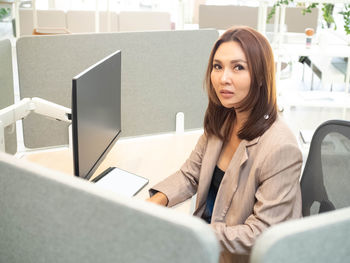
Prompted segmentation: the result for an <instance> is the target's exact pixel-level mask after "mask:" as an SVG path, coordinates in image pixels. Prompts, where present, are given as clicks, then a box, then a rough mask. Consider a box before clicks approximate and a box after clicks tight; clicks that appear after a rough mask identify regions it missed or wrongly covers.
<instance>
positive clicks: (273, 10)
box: [266, 0, 293, 23]
mask: <svg viewBox="0 0 350 263" xmlns="http://www.w3.org/2000/svg"><path fill="white" fill-rule="evenodd" d="M292 2H293V0H277V2H276V3H274V5H273V6H272V8H271V10H270V12H269V13H268V14H267V19H266V23H268V22H269V21H270V20H271V18H272V17H273V16H274V15H275V13H276V7H277V6H281V5H288V4H289V3H292Z"/></svg>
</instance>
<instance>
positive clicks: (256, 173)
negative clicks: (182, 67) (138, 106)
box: [148, 27, 302, 262]
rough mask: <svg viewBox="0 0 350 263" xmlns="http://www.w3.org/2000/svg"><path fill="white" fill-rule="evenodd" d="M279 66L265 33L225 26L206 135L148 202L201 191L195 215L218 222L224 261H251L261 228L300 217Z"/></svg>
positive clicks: (214, 60) (297, 165)
mask: <svg viewBox="0 0 350 263" xmlns="http://www.w3.org/2000/svg"><path fill="white" fill-rule="evenodd" d="M274 68H275V65H274V58H273V53H272V50H271V47H270V45H269V43H268V41H267V40H266V38H265V37H264V36H262V35H261V34H260V33H258V32H257V31H255V30H254V29H252V28H248V27H234V28H231V29H229V30H228V31H226V32H225V33H224V34H223V35H222V36H221V37H220V38H219V40H218V41H217V42H216V43H215V45H214V48H213V50H212V52H211V54H210V58H209V64H208V67H207V72H206V89H207V92H208V97H209V105H208V108H207V110H206V114H205V118H204V134H203V135H202V136H201V137H200V139H199V141H198V143H197V145H196V147H195V149H194V150H193V152H192V153H191V155H190V157H189V158H188V160H187V161H186V162H185V164H184V165H183V166H182V167H181V169H180V170H179V171H177V172H176V173H175V174H173V175H171V176H170V177H168V178H167V179H165V180H164V181H162V182H160V183H159V184H157V185H155V186H154V187H153V188H152V189H151V190H150V193H151V198H150V199H148V200H149V201H151V202H154V203H157V204H160V205H167V206H173V205H176V204H177V203H179V202H182V201H184V200H186V199H188V198H190V197H191V196H193V195H194V194H196V193H197V201H196V209H195V212H194V215H196V216H198V217H201V218H203V219H204V220H205V221H207V222H208V223H210V225H211V226H212V227H213V229H214V231H215V233H216V236H217V238H218V239H219V241H220V243H221V245H222V247H223V251H222V253H221V257H220V262H248V260H249V253H250V250H251V248H252V246H253V245H254V242H255V240H256V238H257V237H258V236H259V235H260V234H261V232H262V231H264V230H265V229H266V228H267V227H269V226H270V225H273V224H276V223H279V222H282V221H285V220H288V219H292V218H298V217H301V195H300V185H299V176H300V170H301V165H302V156H301V152H300V150H299V148H298V144H297V142H296V140H295V137H294V136H293V134H292V132H291V131H290V130H289V128H288V126H287V125H286V124H285V123H284V122H283V121H282V120H281V119H280V118H279V117H278V115H277V105H276V88H275V69H274Z"/></svg>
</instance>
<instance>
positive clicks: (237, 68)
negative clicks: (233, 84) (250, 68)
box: [233, 65, 244, 70]
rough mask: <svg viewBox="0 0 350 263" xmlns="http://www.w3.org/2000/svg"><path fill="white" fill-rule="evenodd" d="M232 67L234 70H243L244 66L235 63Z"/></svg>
mask: <svg viewBox="0 0 350 263" xmlns="http://www.w3.org/2000/svg"><path fill="white" fill-rule="evenodd" d="M233 69H234V70H243V69H244V67H243V66H242V65H236V66H235V67H234V68H233Z"/></svg>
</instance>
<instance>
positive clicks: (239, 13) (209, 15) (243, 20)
mask: <svg viewBox="0 0 350 263" xmlns="http://www.w3.org/2000/svg"><path fill="white" fill-rule="evenodd" d="M258 9H259V8H258V7H252V6H238V5H217V6H216V5H200V6H199V28H216V29H228V28H229V27H232V26H234V25H245V26H250V27H253V28H255V29H257V26H258ZM303 9H304V8H302V7H287V8H286V17H285V24H286V26H287V31H288V32H294V33H304V31H305V28H307V27H312V28H314V29H315V30H316V29H317V25H318V9H317V8H314V9H313V10H312V12H311V13H307V14H305V15H303V14H302V10H303ZM270 10H271V8H268V11H267V12H268V13H269V12H270ZM269 23H270V24H273V23H274V16H273V17H272V18H271V20H270V21H269ZM272 28H273V27H271V26H269V27H268V29H270V30H268V31H272Z"/></svg>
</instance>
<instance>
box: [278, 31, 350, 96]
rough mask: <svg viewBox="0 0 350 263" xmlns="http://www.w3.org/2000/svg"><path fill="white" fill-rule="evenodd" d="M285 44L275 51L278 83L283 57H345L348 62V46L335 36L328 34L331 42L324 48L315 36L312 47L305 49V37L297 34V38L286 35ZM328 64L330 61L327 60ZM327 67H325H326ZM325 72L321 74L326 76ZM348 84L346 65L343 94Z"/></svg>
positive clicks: (348, 72) (349, 67) (349, 74)
mask: <svg viewBox="0 0 350 263" xmlns="http://www.w3.org/2000/svg"><path fill="white" fill-rule="evenodd" d="M285 37H286V39H287V43H283V44H281V45H280V46H279V47H276V49H275V56H276V58H277V63H278V66H277V72H276V75H277V81H279V76H280V71H281V67H280V64H281V57H282V56H283V55H288V56H291V57H292V56H308V57H312V56H314V57H317V58H324V57H329V58H331V57H346V58H348V61H350V46H349V45H347V43H345V41H342V40H341V39H339V38H338V37H337V36H336V35H334V34H330V36H329V37H330V38H331V40H330V41H329V44H328V45H327V48H326V47H323V46H321V45H319V43H318V42H317V37H316V36H315V37H314V39H313V40H312V41H313V42H312V45H311V47H310V48H307V47H306V44H305V35H303V34H299V36H294V37H293V36H292V37H291V36H290V35H289V34H286V36H285ZM329 63H330V60H329ZM327 66H328V65H325V67H327ZM324 70H325V72H323V74H327V70H326V69H324ZM349 82H350V66H349V63H348V66H347V71H346V75H345V93H348V92H349Z"/></svg>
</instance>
